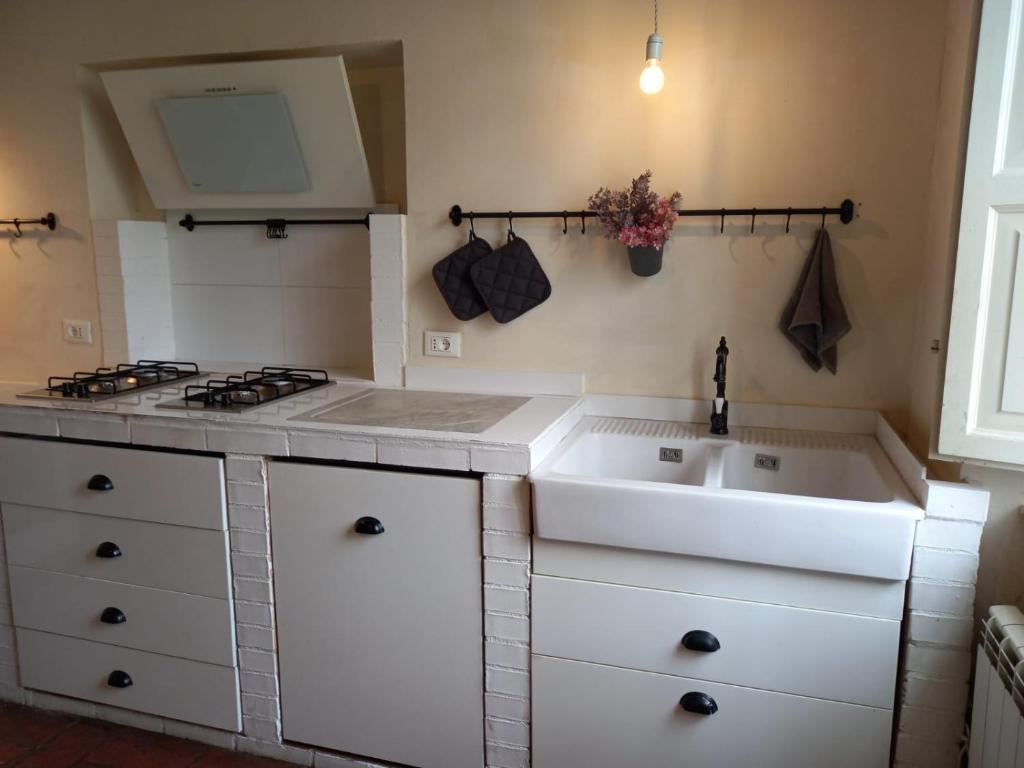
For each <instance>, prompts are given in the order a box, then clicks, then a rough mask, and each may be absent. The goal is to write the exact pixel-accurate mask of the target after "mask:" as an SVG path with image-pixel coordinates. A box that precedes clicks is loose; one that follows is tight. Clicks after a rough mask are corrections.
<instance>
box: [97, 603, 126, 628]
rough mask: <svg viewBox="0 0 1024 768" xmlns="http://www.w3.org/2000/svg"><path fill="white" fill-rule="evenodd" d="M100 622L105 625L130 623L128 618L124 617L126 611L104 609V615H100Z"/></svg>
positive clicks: (111, 608) (112, 608)
mask: <svg viewBox="0 0 1024 768" xmlns="http://www.w3.org/2000/svg"><path fill="white" fill-rule="evenodd" d="M100 621H102V622H103V623H104V624H124V623H125V622H126V621H128V617H127V616H125V615H124V611H122V610H121V609H120V608H114V607H110V608H104V609H103V613H101V614H100Z"/></svg>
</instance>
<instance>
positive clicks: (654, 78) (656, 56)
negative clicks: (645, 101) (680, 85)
mask: <svg viewBox="0 0 1024 768" xmlns="http://www.w3.org/2000/svg"><path fill="white" fill-rule="evenodd" d="M661 43H662V40H661V35H659V34H658V0H654V32H653V33H652V34H651V35H650V37H648V38H647V64H646V65H645V66H644V71H643V72H641V73H640V90H641V91H643V92H644V93H658V92H659V91H660V90H661V89H662V88H664V87H665V73H664V72H662V71H661Z"/></svg>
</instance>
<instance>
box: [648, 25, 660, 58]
mask: <svg viewBox="0 0 1024 768" xmlns="http://www.w3.org/2000/svg"><path fill="white" fill-rule="evenodd" d="M661 44H662V39H661V35H659V34H658V33H657V32H655V33H654V34H652V35H651V36H650V37H648V38H647V56H645V57H644V58H646V59H647V60H648V61H649V60H651V59H658V60H659V61H660V60H661Z"/></svg>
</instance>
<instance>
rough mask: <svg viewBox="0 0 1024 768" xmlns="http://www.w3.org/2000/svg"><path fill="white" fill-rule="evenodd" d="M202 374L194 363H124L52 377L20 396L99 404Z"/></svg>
mask: <svg viewBox="0 0 1024 768" xmlns="http://www.w3.org/2000/svg"><path fill="white" fill-rule="evenodd" d="M199 375H200V371H199V366H198V365H196V364H195V363H173V362H167V361H164V360H139V361H137V362H136V363H135V364H134V365H133V364H131V363H121V364H119V365H118V366H117V367H116V368H97V369H96V370H95V371H79V372H77V373H75V374H73V375H72V376H51V377H50V378H49V380H48V381H47V382H46V388H45V389H36V390H32V391H31V392H23V393H21V394H19V395H18V397H31V398H44V399H45V398H55V397H59V398H67V399H70V400H85V401H88V402H96V401H99V400H106V399H107V398H110V397H115V396H117V395H123V394H127V393H128V392H135V391H137V390H140V389H149V388H150V387H158V386H161V385H163V384H170V383H173V382H176V381H182V380H184V379H193V378H195V377H196V376H199Z"/></svg>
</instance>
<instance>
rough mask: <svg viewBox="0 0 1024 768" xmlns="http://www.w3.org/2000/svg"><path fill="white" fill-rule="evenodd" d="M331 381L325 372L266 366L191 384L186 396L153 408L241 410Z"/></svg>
mask: <svg viewBox="0 0 1024 768" xmlns="http://www.w3.org/2000/svg"><path fill="white" fill-rule="evenodd" d="M331 383H332V382H331V380H330V378H328V376H327V371H322V370H318V369H313V368H282V367H278V366H265V367H263V368H261V369H260V370H258V371H246V372H245V373H240V374H234V375H231V376H225V377H224V378H223V379H208V380H207V381H206V382H205V383H204V384H190V385H189V386H187V387H185V397H183V398H180V399H178V400H171V401H170V402H166V403H158V404H157V406H156V407H157V408H187V409H197V410H203V409H205V410H215V411H223V412H226V413H241V412H242V411H246V410H248V409H250V408H255V407H257V406H260V405H265V404H267V403H270V402H275V401H277V400H283V399H284V398H286V397H290V396H292V395H298V394H300V393H302V392H307V391H309V390H311V389H315V388H316V387H322V386H324V385H326V384H331Z"/></svg>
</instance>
